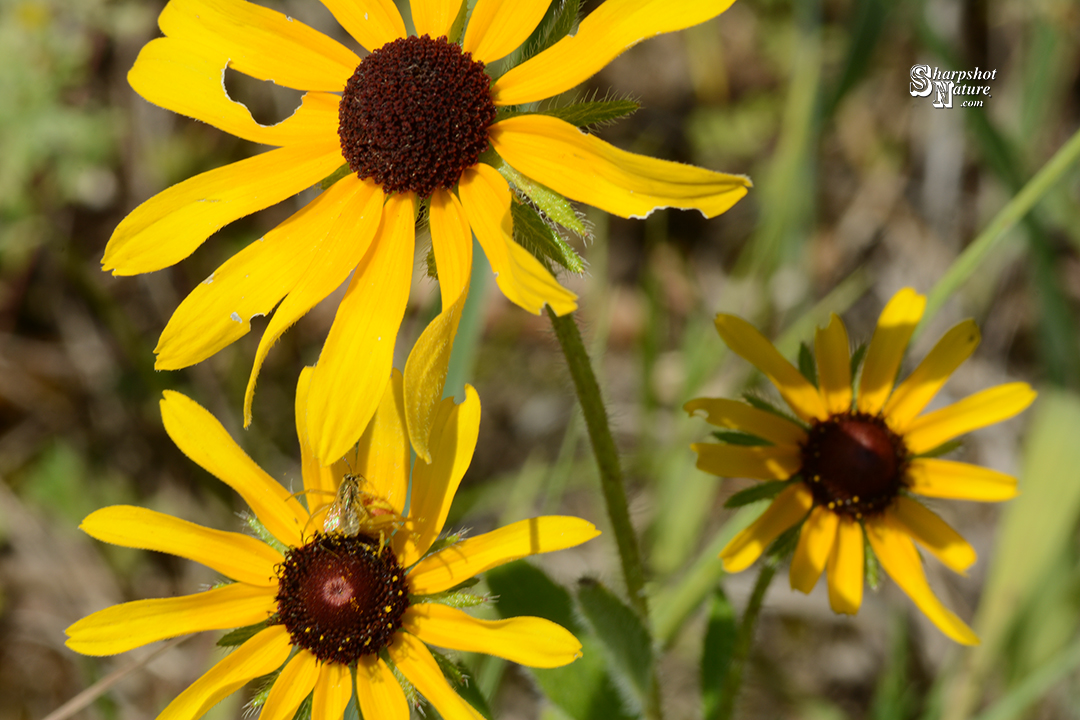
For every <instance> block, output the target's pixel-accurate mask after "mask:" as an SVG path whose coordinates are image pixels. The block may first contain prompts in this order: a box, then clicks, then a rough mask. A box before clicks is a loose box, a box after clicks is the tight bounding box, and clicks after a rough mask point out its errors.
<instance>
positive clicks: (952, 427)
mask: <svg viewBox="0 0 1080 720" xmlns="http://www.w3.org/2000/svg"><path fill="white" fill-rule="evenodd" d="M1035 395H1036V392H1035V391H1034V390H1032V389H1031V386H1030V385H1028V384H1027V383H1008V384H1006V385H997V386H996V387H992V388H987V389H986V390H982V391H980V392H977V393H975V394H974V395H971V396H969V397H966V398H964V399H963V400H961V401H959V402H955V403H953V404H952V405H949V406H948V407H944V408H941V409H940V410H935V411H934V412H931V413H927V414H926V415H921V416H919V417H917V418H915V419H914V420H913V421H912V422H911V424H910V425H909V426H908V430H907V432H906V433H904V444H905V445H907V449H908V450H909V451H910V452H911V453H912V454H914V455H918V454H920V453H924V452H927V451H929V450H933V449H934V448H936V447H938V446H939V445H941V444H942V443H944V442H948V441H949V440H952V439H953V438H956V437H960V436H961V435H963V434H964V433H969V432H971V431H972V430H978V429H979V428H983V427H986V426H987V425H993V424H994V423H998V422H1001V421H1002V420H1008V419H1009V418H1011V417H1012V416H1013V415H1018V414H1019V413H1021V412H1023V411H1024V410H1025V409H1026V408H1027V406H1028V405H1030V404H1031V403H1032V402H1034V401H1035Z"/></svg>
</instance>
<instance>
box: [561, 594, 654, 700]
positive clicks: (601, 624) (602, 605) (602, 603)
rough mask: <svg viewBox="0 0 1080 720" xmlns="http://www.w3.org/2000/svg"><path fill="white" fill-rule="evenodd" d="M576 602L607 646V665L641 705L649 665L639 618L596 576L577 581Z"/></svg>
mask: <svg viewBox="0 0 1080 720" xmlns="http://www.w3.org/2000/svg"><path fill="white" fill-rule="evenodd" d="M577 599H578V604H579V605H580V606H581V611H582V614H583V615H585V619H586V620H588V621H589V624H590V625H592V628H593V630H594V631H595V632H596V636H597V637H598V638H600V642H602V643H603V644H604V647H606V648H607V650H608V657H609V659H610V662H611V665H612V666H613V667H615V668H616V669H617V670H618V671H619V672H620V674H621V675H622V676H623V677H624V678H625V679H626V680H627V681H628V682H629V685H630V687H631V688H632V689H633V692H634V694H635V695H636V696H637V700H638V702H639V703H641V704H642V705H644V703H645V699H646V697H647V695H648V692H649V682H650V680H649V679H650V678H651V677H652V669H653V662H654V659H653V646H652V638H650V637H649V631H648V629H647V628H646V627H645V625H644V623H643V622H642V621H641V618H640V617H638V614H637V613H636V612H634V611H633V610H632V609H631V608H630V607H629V606H627V605H626V604H625V603H623V601H622V600H620V599H619V598H618V597H616V596H615V594H614V593H612V592H611V591H610V590H608V589H607V588H606V587H604V586H603V585H601V584H600V582H599V581H597V580H591V579H582V580H580V581H579V582H578V592H577Z"/></svg>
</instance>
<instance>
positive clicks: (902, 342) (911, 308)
mask: <svg viewBox="0 0 1080 720" xmlns="http://www.w3.org/2000/svg"><path fill="white" fill-rule="evenodd" d="M925 309H926V296H925V295H920V294H918V293H917V292H915V291H914V290H912V289H911V288H904V289H902V290H900V291H899V292H897V293H896V294H895V295H893V297H892V299H891V300H889V302H888V303H886V304H885V308H884V309H883V310H882V311H881V316H880V317H879V318H878V324H877V327H876V328H875V329H874V334H873V336H872V337H871V338H870V344H869V345H868V346H867V348H866V359H865V360H864V361H863V366H862V377H861V378H859V394H858V399H857V404H858V407H859V410H860V411H861V412H866V413H872V414H875V413H878V412H880V411H881V409H882V407H884V405H885V401H886V400H887V399H888V397H889V394H890V393H891V392H892V389H893V383H894V382H895V380H896V374H897V372H898V371H899V369H900V363H901V361H902V360H903V359H904V351H905V349H907V345H908V342H909V341H910V340H911V335H912V333H914V332H915V327H916V326H917V325H918V324H919V320H920V319H921V318H922V315H923V311H924V310H925Z"/></svg>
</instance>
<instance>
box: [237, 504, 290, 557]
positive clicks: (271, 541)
mask: <svg viewBox="0 0 1080 720" xmlns="http://www.w3.org/2000/svg"><path fill="white" fill-rule="evenodd" d="M244 522H246V523H247V526H248V529H249V530H251V532H253V533H254V534H255V537H257V538H259V539H260V540H262V541H263V542H264V543H266V544H267V545H269V546H270V547H272V548H274V549H275V550H277V551H278V552H279V553H281V554H282V555H284V554H285V553H287V552H288V551H289V548H287V547H285V544H284V543H282V542H281V541H280V540H278V539H277V538H276V537H274V535H273V533H271V532H270V531H269V530H267V529H266V526H265V525H263V524H262V522H260V521H259V518H257V517H255V516H254V515H252V514H245V515H244Z"/></svg>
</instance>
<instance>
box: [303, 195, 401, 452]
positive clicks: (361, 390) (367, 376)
mask: <svg viewBox="0 0 1080 720" xmlns="http://www.w3.org/2000/svg"><path fill="white" fill-rule="evenodd" d="M415 205H416V203H415V197H414V196H413V194H412V193H403V194H398V195H393V196H391V197H390V198H389V199H387V201H386V207H385V208H384V209H383V218H382V225H381V227H380V228H379V232H378V235H377V236H376V238H375V241H374V242H373V243H372V245H371V247H370V248H369V249H368V252H367V254H366V255H365V256H364V259H363V260H362V261H361V262H360V264H359V266H358V267H357V268H356V272H355V273H354V274H353V279H352V282H351V283H350V284H349V289H348V290H347V291H346V292H345V297H344V298H343V299H342V301H341V305H339V306H338V311H337V315H336V316H335V317H334V324H333V325H332V326H331V328H330V334H329V336H328V337H327V338H326V342H325V343H324V344H323V349H322V353H321V354H320V355H319V362H318V364H317V365H316V366H315V374H314V375H313V376H312V378H311V389H310V390H309V391H308V437H309V438H311V445H312V447H313V448H314V449H315V456H316V457H318V458H319V460H320V461H321V462H322V463H323V464H324V465H329V464H330V463H332V462H334V461H335V460H337V459H338V458H340V457H341V456H343V455H344V454H345V452H346V451H347V450H348V449H349V448H350V447H351V446H352V445H354V444H355V443H356V441H357V439H359V437H360V435H361V434H362V433H363V432H364V428H365V427H366V426H367V424H368V422H369V421H370V420H371V416H372V415H374V414H375V409H376V408H377V407H378V406H379V402H380V401H381V400H382V395H383V391H384V390H385V389H386V383H388V382H389V381H390V369H391V367H392V364H393V361H394V344H395V342H396V340H397V333H398V328H399V327H400V326H401V319H402V317H404V315H405V306H406V304H407V303H408V300H409V288H410V286H411V284H412V270H413V249H414V245H415V239H414V222H415V217H416V211H415Z"/></svg>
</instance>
